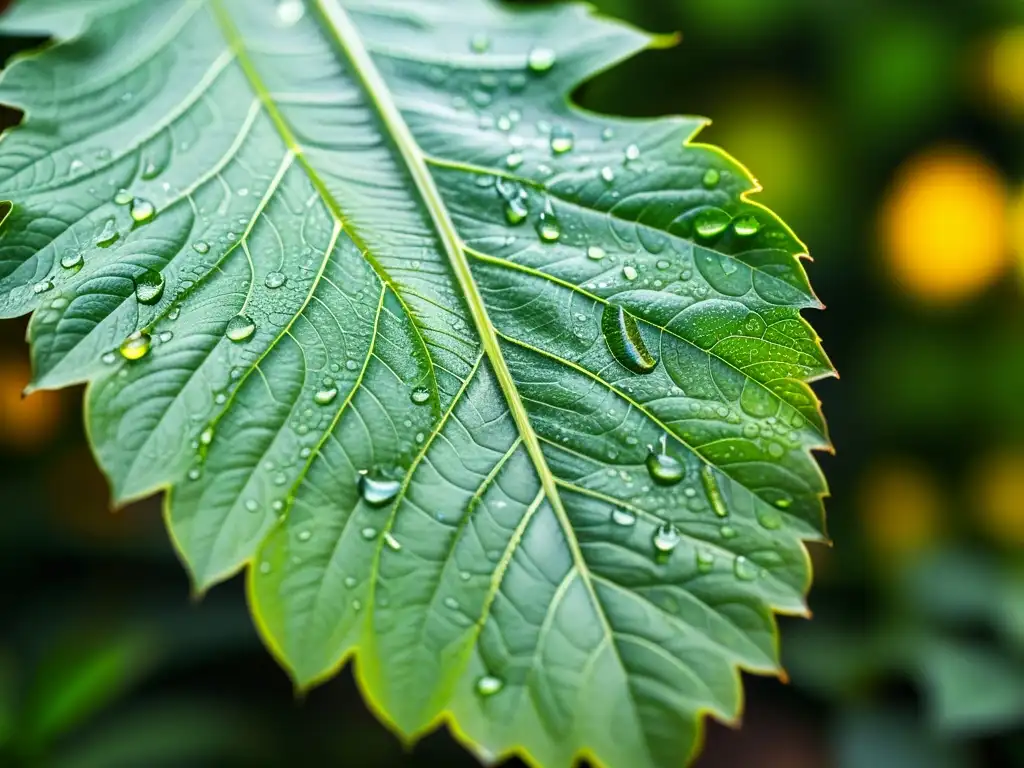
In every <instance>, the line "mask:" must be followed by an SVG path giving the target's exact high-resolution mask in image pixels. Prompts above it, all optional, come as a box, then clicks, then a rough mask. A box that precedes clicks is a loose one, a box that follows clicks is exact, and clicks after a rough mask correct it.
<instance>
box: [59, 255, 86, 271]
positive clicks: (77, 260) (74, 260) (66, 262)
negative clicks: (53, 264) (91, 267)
mask: <svg viewBox="0 0 1024 768" xmlns="http://www.w3.org/2000/svg"><path fill="white" fill-rule="evenodd" d="M83 264H85V257H84V256H83V255H82V252H81V251H73V252H72V253H65V254H64V255H63V256H61V257H60V265H61V266H62V267H63V268H64V269H73V270H75V271H76V272H77V271H78V270H79V269H81V268H82V265H83Z"/></svg>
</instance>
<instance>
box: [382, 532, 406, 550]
mask: <svg viewBox="0 0 1024 768" xmlns="http://www.w3.org/2000/svg"><path fill="white" fill-rule="evenodd" d="M384 543H385V544H387V545H388V548H389V549H391V550H393V551H395V552H398V551H399V550H400V549H401V548H402V544H401V542H399V541H398V539H396V538H395V537H394V536H393V535H392V533H391V531H385V532H384Z"/></svg>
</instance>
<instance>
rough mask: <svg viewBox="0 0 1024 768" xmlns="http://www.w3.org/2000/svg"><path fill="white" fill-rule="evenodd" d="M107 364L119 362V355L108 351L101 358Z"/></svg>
mask: <svg viewBox="0 0 1024 768" xmlns="http://www.w3.org/2000/svg"><path fill="white" fill-rule="evenodd" d="M100 360H102V361H103V363H104V364H105V365H113V364H114V363H116V362H117V355H115V354H114V353H113V352H107V353H106V354H105V355H103V357H101V358H100Z"/></svg>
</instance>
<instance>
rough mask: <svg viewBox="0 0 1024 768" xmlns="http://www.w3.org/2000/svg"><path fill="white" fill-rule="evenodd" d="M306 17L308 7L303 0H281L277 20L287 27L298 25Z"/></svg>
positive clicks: (278, 5)
mask: <svg viewBox="0 0 1024 768" xmlns="http://www.w3.org/2000/svg"><path fill="white" fill-rule="evenodd" d="M305 15H306V6H305V5H304V4H303V2H302V0H279V2H278V4H277V19H278V21H279V22H281V24H282V25H284V26H286V27H290V26H292V25H293V24H297V23H298V22H299V20H300V19H302V17H303V16H305Z"/></svg>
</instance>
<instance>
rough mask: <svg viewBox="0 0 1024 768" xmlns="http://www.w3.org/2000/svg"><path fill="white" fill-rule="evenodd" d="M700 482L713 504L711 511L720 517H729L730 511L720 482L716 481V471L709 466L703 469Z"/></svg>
mask: <svg viewBox="0 0 1024 768" xmlns="http://www.w3.org/2000/svg"><path fill="white" fill-rule="evenodd" d="M700 482H701V484H702V485H703V486H704V493H706V494H707V495H708V501H709V502H711V509H712V510H714V513H715V514H716V515H718V516H719V517H728V515H729V510H728V509H726V506H725V500H724V499H723V498H722V490H721V488H719V487H718V481H717V480H716V479H715V471H714V470H713V469H712V468H711V467H710V466H709V465H707V464H705V465H704V466H703V467H702V468H701V471H700Z"/></svg>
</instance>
